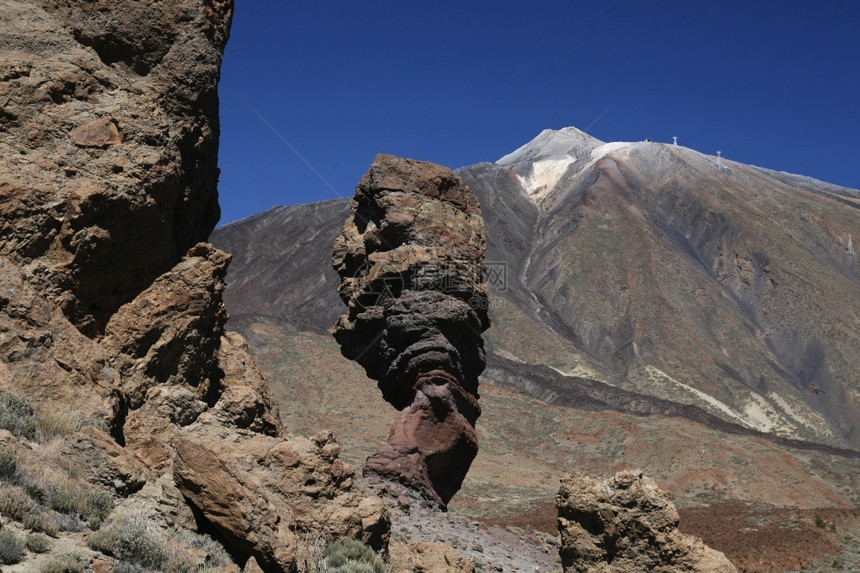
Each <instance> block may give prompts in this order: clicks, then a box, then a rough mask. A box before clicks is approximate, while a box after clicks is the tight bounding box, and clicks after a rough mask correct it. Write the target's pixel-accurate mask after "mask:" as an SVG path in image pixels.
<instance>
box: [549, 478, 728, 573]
mask: <svg viewBox="0 0 860 573" xmlns="http://www.w3.org/2000/svg"><path fill="white" fill-rule="evenodd" d="M556 506H557V507H558V530H559V533H560V535H561V549H560V554H561V564H562V567H563V568H564V571H565V573H567V572H568V571H576V572H580V573H586V572H588V573H634V572H636V573H638V572H639V571H658V572H665V573H669V572H672V573H680V572H689V573H736V571H737V570H736V569H735V567H734V566H733V565H732V564H731V563H730V562H729V560H728V559H726V556H725V555H723V554H722V553H720V552H719V551H715V550H713V549H711V548H710V547H708V546H706V545H705V544H704V543H702V540H701V539H698V538H696V537H692V536H690V535H685V534H683V533H681V532H680V531H678V522H679V518H678V511H677V510H676V509H675V505H674V504H673V503H672V502H671V500H670V499H669V494H667V493H666V492H664V491H662V490H660V489H659V488H658V487H657V485H656V484H655V483H654V481H653V480H652V479H651V478H648V477H646V476H644V475H643V474H642V472H641V471H639V470H635V471H622V472H619V473H617V474H615V475H614V476H613V477H611V478H609V479H598V478H593V477H589V476H586V475H583V474H574V475H566V476H564V477H563V478H562V480H561V488H560V489H559V493H558V495H557V496H556Z"/></svg>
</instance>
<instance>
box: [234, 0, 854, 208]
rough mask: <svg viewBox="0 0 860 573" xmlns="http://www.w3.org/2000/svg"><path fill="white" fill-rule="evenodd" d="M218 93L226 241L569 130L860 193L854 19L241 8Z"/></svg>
mask: <svg viewBox="0 0 860 573" xmlns="http://www.w3.org/2000/svg"><path fill="white" fill-rule="evenodd" d="M219 91H220V96H221V150H220V156H219V164H220V166H221V170H222V171H221V179H220V186H219V189H220V196H221V206H222V217H221V224H225V223H228V222H231V221H234V220H237V219H240V218H244V217H247V216H250V215H252V214H254V213H258V212H261V211H264V210H266V209H269V208H271V207H274V206H276V205H291V204H295V203H306V202H312V201H322V200H326V199H333V198H336V197H347V196H351V195H352V192H353V190H354V188H355V184H356V183H357V182H358V179H359V178H360V177H361V175H362V174H363V173H364V171H365V170H366V169H367V166H368V165H369V164H370V162H371V160H372V159H373V157H374V155H376V154H377V153H380V152H383V153H393V154H396V155H402V156H406V157H412V158H415V159H423V160H428V161H434V162H437V163H441V164H443V165H447V166H449V167H452V168H456V167H462V166H465V165H471V164H474V163H478V162H481V161H495V160H496V159H498V158H500V157H502V156H503V155H505V154H507V153H509V152H510V151H513V150H514V149H516V148H517V147H519V146H520V145H522V144H524V143H526V142H527V141H529V140H530V139H532V138H533V137H535V136H536V135H537V134H538V133H540V131H542V130H543V129H546V128H553V129H560V128H562V127H566V126H570V125H572V126H575V127H578V128H579V129H582V130H585V131H587V132H588V133H589V134H591V135H593V136H594V137H596V138H598V139H601V140H604V141H636V140H642V139H645V138H651V139H653V140H655V141H665V142H671V141H672V136H677V137H678V143H679V145H684V146H687V147H690V148H693V149H695V150H697V151H701V152H703V153H708V154H715V153H716V151H717V150H721V151H722V155H723V157H725V158H727V159H731V160H736V161H740V162H743V163H749V164H753V165H759V166H762V167H768V168H771V169H777V170H781V171H788V172H791V173H800V174H803V175H809V176H811V177H815V178H817V179H822V180H825V181H829V182H832V183H836V184H839V185H844V186H848V187H853V188H858V187H860V2H858V1H856V0H845V1H840V0H823V1H817V2H813V1H812V0H808V1H802V2H798V1H793V0H781V1H758V2H757V1H753V0H747V1H728V0H710V1H708V2H701V1H697V0H685V1H674V0H648V1H646V0H641V1H635V2H634V1H618V2H612V1H607V0H603V1H593V0H592V1H588V2H584V1H569V2H562V1H558V2H540V1H536V2H528V3H526V2H524V1H519V2H510V1H496V2H489V1H480V2H479V1H474V2H468V1H460V2H450V1H446V0H439V1H435V2H424V1H420V0H410V1H408V2H403V1H402V0H400V1H397V2H394V1H387V0H382V1H373V2H371V1H357V0H352V1H334V0H319V1H316V2H311V1H291V2H282V1H280V0H279V1H274V0H273V1H269V2H262V1H253V0H236V8H235V16H234V21H233V29H232V33H231V37H230V41H229V43H228V45H227V50H226V53H225V57H224V66H223V70H222V77H221V84H220V88H219Z"/></svg>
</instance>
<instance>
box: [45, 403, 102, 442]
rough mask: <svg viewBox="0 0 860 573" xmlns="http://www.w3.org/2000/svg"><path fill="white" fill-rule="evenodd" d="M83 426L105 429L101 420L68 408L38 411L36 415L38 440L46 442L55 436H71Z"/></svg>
mask: <svg viewBox="0 0 860 573" xmlns="http://www.w3.org/2000/svg"><path fill="white" fill-rule="evenodd" d="M84 426H94V427H96V428H98V429H100V430H104V431H107V425H106V424H105V423H104V422H102V421H101V420H97V419H95V418H91V417H89V416H85V415H83V414H81V413H80V412H76V411H74V410H70V409H63V408H61V409H57V410H48V411H45V412H39V414H38V415H37V417H36V430H37V435H38V438H39V441H40V442H48V441H50V440H52V439H54V438H56V437H64V436H71V435H72V434H74V433H76V432H79V431H80V430H81V428H83V427H84Z"/></svg>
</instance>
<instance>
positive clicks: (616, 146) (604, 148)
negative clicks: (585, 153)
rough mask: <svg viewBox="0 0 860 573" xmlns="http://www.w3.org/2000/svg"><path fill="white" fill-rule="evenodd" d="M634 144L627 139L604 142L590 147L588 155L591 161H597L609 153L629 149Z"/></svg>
mask: <svg viewBox="0 0 860 573" xmlns="http://www.w3.org/2000/svg"><path fill="white" fill-rule="evenodd" d="M634 145H635V144H634V143H631V142H629V141H613V142H612V143H604V144H603V145H600V146H598V147H595V148H594V149H592V150H591V151H590V157H591V160H592V161H597V160H598V159H602V158H603V157H604V156H606V155H608V154H610V153H613V152H618V151H625V150H629V149H630V148H631V147H633V146H634Z"/></svg>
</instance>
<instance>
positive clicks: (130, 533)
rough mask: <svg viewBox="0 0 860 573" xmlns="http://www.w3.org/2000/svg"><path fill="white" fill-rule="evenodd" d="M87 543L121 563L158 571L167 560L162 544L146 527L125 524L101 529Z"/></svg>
mask: <svg viewBox="0 0 860 573" xmlns="http://www.w3.org/2000/svg"><path fill="white" fill-rule="evenodd" d="M87 543H88V544H89V546H90V547H92V548H93V549H95V550H96V551H101V552H102V553H106V554H108V555H113V556H114V557H116V558H117V559H118V560H120V561H127V562H129V563H131V564H136V565H140V566H142V567H148V568H151V569H158V568H160V567H161V566H162V565H164V563H165V561H166V560H167V554H166V552H165V551H164V548H163V547H162V544H161V542H160V541H159V540H158V539H157V538H156V537H155V536H154V535H152V534H150V533H149V532H148V531H147V530H146V528H145V527H143V526H141V525H137V524H135V523H130V522H125V523H118V524H115V525H111V526H110V527H106V528H104V529H100V530H98V531H96V532H94V533H93V534H92V535H90V537H89V539H88V540H87Z"/></svg>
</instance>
